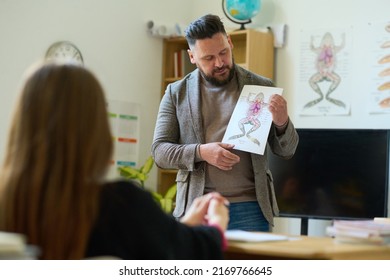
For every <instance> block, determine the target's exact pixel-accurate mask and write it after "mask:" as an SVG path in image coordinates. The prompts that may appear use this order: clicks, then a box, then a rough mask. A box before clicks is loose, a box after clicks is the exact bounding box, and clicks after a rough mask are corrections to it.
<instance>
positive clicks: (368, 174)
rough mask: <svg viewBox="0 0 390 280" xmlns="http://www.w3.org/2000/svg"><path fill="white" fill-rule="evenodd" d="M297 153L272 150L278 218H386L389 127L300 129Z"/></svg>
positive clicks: (269, 155)
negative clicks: (283, 155) (285, 154)
mask: <svg viewBox="0 0 390 280" xmlns="http://www.w3.org/2000/svg"><path fill="white" fill-rule="evenodd" d="M297 131H298V134H299V144H298V148H297V150H296V152H295V155H294V156H293V157H292V158H291V159H289V160H284V159H280V158H278V157H276V156H275V155H273V154H272V153H269V154H268V157H269V164H270V169H271V171H272V174H273V178H274V185H275V192H276V198H277V201H278V205H279V209H280V216H285V217H301V218H318V219H366V218H374V217H385V216H387V197H388V195H387V192H388V185H389V179H388V178H389V153H390V151H389V149H390V148H389V147H390V132H389V130H373V129H297Z"/></svg>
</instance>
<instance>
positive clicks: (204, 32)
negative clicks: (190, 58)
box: [184, 14, 226, 47]
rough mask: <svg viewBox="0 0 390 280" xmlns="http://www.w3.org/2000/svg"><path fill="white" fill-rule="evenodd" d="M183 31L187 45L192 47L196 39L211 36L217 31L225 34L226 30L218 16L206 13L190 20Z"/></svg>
mask: <svg viewBox="0 0 390 280" xmlns="http://www.w3.org/2000/svg"><path fill="white" fill-rule="evenodd" d="M184 33H185V37H186V40H187V43H188V45H189V46H190V47H192V46H194V45H195V42H196V40H201V39H205V38H211V37H213V35H215V34H217V33H223V34H225V35H226V30H225V27H224V26H223V23H222V21H221V19H220V18H219V16H216V15H211V14H208V15H205V16H202V17H200V18H198V19H197V20H195V21H193V22H191V23H190V25H189V26H188V27H187V28H186V30H185V31H184Z"/></svg>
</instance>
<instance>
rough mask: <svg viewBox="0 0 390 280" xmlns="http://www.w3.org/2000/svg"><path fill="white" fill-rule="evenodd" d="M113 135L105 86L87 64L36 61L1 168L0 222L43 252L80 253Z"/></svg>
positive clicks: (52, 254)
mask: <svg viewBox="0 0 390 280" xmlns="http://www.w3.org/2000/svg"><path fill="white" fill-rule="evenodd" d="M112 145H113V144H112V137H111V133H110V128H109V122H108V115H107V111H106V101H105V97H104V92H103V89H102V87H101V85H100V84H99V82H98V81H97V79H96V78H95V76H94V75H93V74H92V73H91V72H90V71H89V70H87V69H86V68H84V67H82V66H76V65H72V64H54V63H50V64H43V65H41V66H40V67H38V69H36V70H35V71H33V72H32V74H31V75H29V76H28V78H27V80H26V82H25V83H24V86H23V88H22V91H21V95H20V99H19V102H18V103H17V106H16V111H15V113H14V117H13V121H12V124H11V128H10V134H9V139H8V146H7V150H6V155H5V158H4V163H3V166H2V170H1V176H0V207H1V208H0V211H1V212H0V217H1V218H0V228H1V229H2V230H6V231H11V232H17V233H22V234H25V235H26V237H27V241H28V243H30V244H34V245H37V246H38V247H39V248H40V249H41V251H42V255H41V258H43V259H79V258H83V257H84V256H85V250H86V246H87V243H88V238H89V234H90V231H91V227H92V226H93V223H94V221H95V218H96V215H97V212H98V205H99V192H100V186H101V185H102V181H103V179H104V177H105V173H106V170H107V167H108V164H109V161H110V157H111V152H112Z"/></svg>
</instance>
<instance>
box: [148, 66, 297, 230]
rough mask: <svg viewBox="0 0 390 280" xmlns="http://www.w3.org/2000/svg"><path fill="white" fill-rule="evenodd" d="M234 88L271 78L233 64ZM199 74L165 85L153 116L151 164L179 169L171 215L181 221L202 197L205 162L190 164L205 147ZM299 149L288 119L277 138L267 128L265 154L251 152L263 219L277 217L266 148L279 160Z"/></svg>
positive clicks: (261, 83)
mask: <svg viewBox="0 0 390 280" xmlns="http://www.w3.org/2000/svg"><path fill="white" fill-rule="evenodd" d="M236 70H237V71H236V72H237V75H238V86H239V90H240V92H241V90H242V88H243V86H244V85H246V84H247V85H263V86H274V85H273V83H272V81H271V80H270V79H267V78H264V77H262V76H259V75H256V74H254V73H252V72H249V71H247V70H245V69H244V68H242V67H240V66H237V65H236ZM199 75H200V73H199V70H198V69H196V70H194V71H193V72H191V73H190V74H188V75H187V76H186V77H184V78H183V79H182V80H180V81H177V82H174V83H172V84H169V85H168V86H167V89H166V91H165V94H164V96H163V98H162V100H161V103H160V109H159V112H158V116H157V122H156V127H155V131H154V139H153V143H152V156H153V158H154V160H155V162H156V165H157V166H158V167H160V168H164V169H178V170H179V171H178V173H177V177H176V181H177V194H176V207H175V210H174V212H173V215H174V216H175V217H177V218H179V217H182V216H183V215H184V213H185V211H186V210H187V209H188V207H189V206H190V205H191V203H192V201H193V200H194V199H195V198H196V197H198V196H201V195H203V192H204V187H205V164H206V162H203V161H202V162H195V157H196V149H197V146H198V145H199V144H204V143H205V139H204V134H203V126H202V116H201V104H200V102H201V101H200V76H199ZM297 145H298V134H297V132H296V130H295V128H294V126H293V124H292V122H291V121H289V123H288V126H287V129H286V132H285V133H284V134H283V135H280V136H277V135H276V128H275V127H274V126H273V125H272V126H271V131H270V134H269V137H268V144H267V148H266V150H265V154H264V155H257V154H251V158H252V164H253V168H254V176H255V187H256V197H257V201H258V202H259V205H260V207H261V210H262V211H263V214H264V216H265V218H266V219H267V221H268V222H269V223H270V224H271V225H273V224H274V223H273V217H274V216H275V215H278V214H279V208H278V205H277V202H276V198H275V191H274V186H273V178H272V174H271V171H270V170H269V168H268V162H267V150H269V149H271V150H272V152H273V153H275V154H276V155H279V156H281V157H283V158H286V159H287V158H290V157H292V156H293V154H294V153H295V149H296V147H297Z"/></svg>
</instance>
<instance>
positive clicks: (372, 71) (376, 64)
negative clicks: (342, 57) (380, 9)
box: [362, 21, 390, 114]
mask: <svg viewBox="0 0 390 280" xmlns="http://www.w3.org/2000/svg"><path fill="white" fill-rule="evenodd" d="M362 33H363V34H364V38H367V40H365V42H364V43H365V44H366V45H365V46H364V49H366V50H367V52H366V57H367V58H366V64H365V65H366V66H365V67H363V68H362V70H363V71H365V73H364V76H365V77H367V79H365V81H364V83H365V84H366V88H365V91H364V92H366V93H367V98H368V99H367V100H368V106H369V108H368V111H369V113H371V114H377V113H387V114H388V113H390V21H388V22H370V23H368V24H367V25H366V27H365V28H363V30H362Z"/></svg>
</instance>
